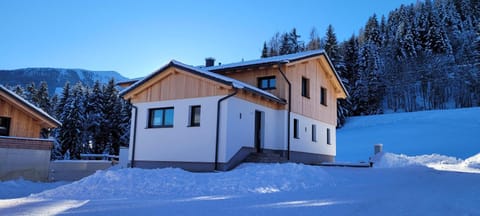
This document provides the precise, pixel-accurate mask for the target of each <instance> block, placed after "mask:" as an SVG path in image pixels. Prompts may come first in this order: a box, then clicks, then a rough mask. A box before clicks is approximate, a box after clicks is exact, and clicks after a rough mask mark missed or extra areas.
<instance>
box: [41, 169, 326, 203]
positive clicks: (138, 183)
mask: <svg viewBox="0 0 480 216" xmlns="http://www.w3.org/2000/svg"><path fill="white" fill-rule="evenodd" d="M332 182H333V181H332V180H331V177H330V176H329V174H327V173H326V172H325V171H324V170H323V169H322V168H319V167H313V166H306V165H301V164H293V163H288V164H244V165H242V166H240V167H238V168H236V169H235V170H232V171H230V172H221V173H191V172H187V171H184V170H181V169H174V168H166V169H153V170H146V169H137V168H134V169H118V170H106V171H97V172H96V173H95V174H93V175H91V176H89V177H86V178H83V179H81V180H79V181H76V182H73V183H72V184H68V185H64V186H62V187H58V188H55V189H52V190H48V191H44V192H42V193H39V194H36V195H33V197H38V198H50V199H90V200H91V199H120V198H123V197H128V198H133V197H143V198H145V197H162V196H201V195H212V194H216V195H232V194H235V195H237V194H245V193H259V194H260V193H274V192H280V191H297V190H302V189H308V188H312V187H322V186H324V185H327V186H328V185H331V184H333V183H332Z"/></svg>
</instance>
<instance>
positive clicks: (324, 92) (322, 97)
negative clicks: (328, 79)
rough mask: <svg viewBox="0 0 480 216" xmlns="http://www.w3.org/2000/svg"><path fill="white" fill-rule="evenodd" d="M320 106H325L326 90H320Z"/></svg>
mask: <svg viewBox="0 0 480 216" xmlns="http://www.w3.org/2000/svg"><path fill="white" fill-rule="evenodd" d="M320 104H322V105H325V106H327V89H326V88H323V87H322V88H320Z"/></svg>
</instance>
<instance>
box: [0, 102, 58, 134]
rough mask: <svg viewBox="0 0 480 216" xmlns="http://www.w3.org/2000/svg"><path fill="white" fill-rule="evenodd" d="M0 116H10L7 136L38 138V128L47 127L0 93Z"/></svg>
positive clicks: (47, 125)
mask: <svg viewBox="0 0 480 216" xmlns="http://www.w3.org/2000/svg"><path fill="white" fill-rule="evenodd" d="M0 117H8V118H10V133H9V136H14V137H28V138H40V130H41V128H43V127H49V126H50V125H49V124H45V123H44V122H43V121H41V120H40V119H38V118H35V117H34V116H32V114H31V113H29V112H27V111H26V110H25V109H23V108H22V107H19V106H18V105H17V104H14V103H12V102H11V101H10V100H7V99H6V98H5V97H3V95H0Z"/></svg>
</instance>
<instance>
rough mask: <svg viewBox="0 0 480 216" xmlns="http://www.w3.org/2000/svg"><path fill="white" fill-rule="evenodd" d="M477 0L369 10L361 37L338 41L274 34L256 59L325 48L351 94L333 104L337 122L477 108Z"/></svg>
mask: <svg viewBox="0 0 480 216" xmlns="http://www.w3.org/2000/svg"><path fill="white" fill-rule="evenodd" d="M479 21H480V1H478V0H435V1H430V0H426V1H419V2H417V3H416V4H411V5H401V6H400V7H399V8H397V9H395V10H393V11H391V12H390V13H389V14H388V16H387V17H385V16H382V17H380V18H379V17H377V16H376V15H375V14H374V15H372V16H371V17H370V18H369V19H368V21H367V22H366V24H365V26H364V27H363V28H362V29H360V31H359V33H358V35H355V34H353V35H352V36H351V37H350V38H349V39H348V40H346V41H342V42H339V41H338V40H337V37H336V35H335V32H334V27H333V26H331V25H330V26H328V28H327V30H326V33H325V36H324V37H320V36H319V34H318V32H317V30H316V29H315V28H314V29H312V30H311V32H310V35H309V39H308V40H307V42H305V41H302V40H301V36H300V35H298V33H297V30H296V29H295V28H293V29H292V30H291V31H290V32H285V33H279V32H277V33H275V34H274V35H273V36H272V38H271V39H270V40H269V41H265V42H264V44H263V49H262V53H261V57H269V56H276V55H283V54H290V53H296V52H301V51H305V50H315V49H324V50H325V52H326V53H327V55H328V56H329V57H330V59H331V61H332V63H333V64H334V66H335V69H336V71H337V73H339V75H340V77H341V78H342V82H343V83H344V85H345V86H346V88H347V90H348V92H349V93H350V97H349V98H348V99H347V100H340V101H339V102H338V104H339V109H338V117H339V118H338V120H339V121H338V126H339V127H341V126H342V125H343V124H344V122H345V118H346V117H347V116H357V115H372V114H382V113H385V112H412V111H420V110H431V109H448V108H462V107H472V106H480V24H479Z"/></svg>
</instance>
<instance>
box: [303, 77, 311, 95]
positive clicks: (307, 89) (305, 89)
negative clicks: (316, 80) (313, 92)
mask: <svg viewBox="0 0 480 216" xmlns="http://www.w3.org/2000/svg"><path fill="white" fill-rule="evenodd" d="M302 96H303V97H306V98H310V80H309V79H307V78H305V77H302Z"/></svg>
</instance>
